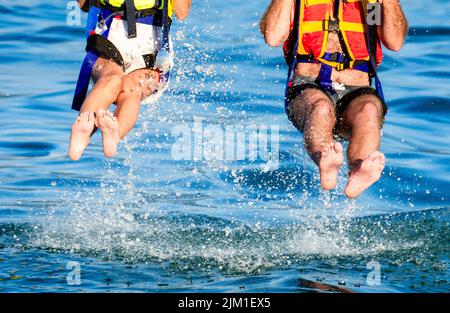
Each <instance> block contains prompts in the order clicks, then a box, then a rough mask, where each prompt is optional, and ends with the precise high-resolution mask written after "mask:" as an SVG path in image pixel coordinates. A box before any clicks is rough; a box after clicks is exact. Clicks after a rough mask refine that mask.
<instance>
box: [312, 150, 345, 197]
mask: <svg viewBox="0 0 450 313" xmlns="http://www.w3.org/2000/svg"><path fill="white" fill-rule="evenodd" d="M343 161H344V154H343V152H342V145H341V144H340V143H339V142H332V143H330V144H327V145H326V146H325V147H323V149H322V151H320V156H319V161H318V164H319V171H320V184H321V185H322V188H323V189H326V190H331V189H333V188H334V187H336V184H337V176H338V172H339V167H340V166H341V165H342V162H343Z"/></svg>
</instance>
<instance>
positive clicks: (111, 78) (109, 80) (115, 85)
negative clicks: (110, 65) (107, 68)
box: [99, 74, 123, 90]
mask: <svg viewBox="0 0 450 313" xmlns="http://www.w3.org/2000/svg"><path fill="white" fill-rule="evenodd" d="M122 80H123V76H122V75H119V74H107V75H104V76H102V77H101V78H100V79H99V82H101V83H102V84H105V85H106V86H108V87H109V88H111V89H114V90H118V89H120V87H121V86H122Z"/></svg>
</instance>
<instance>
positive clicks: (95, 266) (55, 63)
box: [0, 0, 450, 292]
mask: <svg viewBox="0 0 450 313" xmlns="http://www.w3.org/2000/svg"><path fill="white" fill-rule="evenodd" d="M265 5H266V3H263V2H261V1H247V2H245V1H244V2H242V1H237V0H233V1H226V2H223V1H208V2H205V1H201V2H199V3H198V4H197V3H196V4H194V7H193V10H192V15H191V16H190V18H189V20H188V21H187V22H186V23H182V24H180V23H175V24H174V27H173V37H174V41H175V44H176V47H177V67H176V70H175V75H174V77H173V78H174V79H173V80H172V85H171V89H170V90H169V91H168V92H167V93H166V95H165V96H164V97H163V98H161V100H160V101H159V102H158V103H157V104H156V105H153V106H144V107H143V108H142V110H141V116H140V119H139V122H138V125H137V126H136V128H135V130H134V131H133V132H132V133H131V135H130V136H129V137H128V138H127V141H126V142H124V143H123V144H121V146H120V153H119V156H118V157H117V158H116V159H113V160H109V161H108V160H105V159H104V158H103V156H102V151H101V141H100V138H99V135H97V136H95V137H94V139H93V145H92V146H90V147H89V148H88V150H87V151H86V153H85V155H84V157H83V158H82V160H81V161H80V162H76V163H73V162H70V161H69V159H68V157H67V155H66V151H67V148H68V139H69V131H70V126H71V123H72V122H73V120H74V118H75V116H76V115H75V113H74V112H73V111H71V110H70V101H71V96H72V92H73V88H74V85H75V82H76V78H77V75H78V70H79V66H80V61H81V60H82V58H83V48H84V43H83V35H84V29H83V27H82V26H68V25H67V24H66V14H67V10H66V3H65V2H62V1H56V0H51V1H45V3H37V4H34V3H31V2H29V1H9V0H7V1H6V2H5V1H2V2H1V4H0V11H1V12H2V13H3V15H2V16H3V18H2V19H1V20H0V26H1V27H0V69H1V74H2V75H1V76H0V119H1V123H0V125H1V126H0V291H41V292H42V291H69V292H75V291H157V292H165V291H197V290H200V291H214V292H222V291H246V292H247V291H254V292H261V291H287V292H298V291H310V290H311V289H308V288H307V287H305V286H303V285H302V284H301V283H300V281H299V279H307V280H311V281H315V282H322V283H326V284H331V285H335V286H340V287H343V288H348V289H351V290H353V291H356V292H380V291H382V292H385V291H388V292H417V291H441V292H448V291H449V273H448V261H449V239H450V230H449V221H450V218H449V212H450V211H449V204H450V198H449V189H450V175H449V174H450V171H449V170H450V166H449V162H450V148H449V146H450V127H449V121H450V117H449V113H450V98H449V96H450V94H449V88H448V86H449V83H450V70H449V68H448V67H449V66H450V62H449V60H450V52H449V51H450V43H449V41H448V38H449V35H450V23H449V21H448V17H447V16H446V13H447V12H450V3H449V2H445V1H444V2H442V1H439V2H438V1H437V0H433V1H432V3H430V2H429V1H428V2H427V1H425V2H424V1H419V0H414V1H407V2H405V3H404V9H405V11H406V13H407V16H408V17H409V21H410V25H411V30H410V35H409V37H408V40H407V44H406V46H405V47H404V49H403V50H402V51H401V52H400V53H397V54H394V53H390V52H387V55H386V57H385V61H384V64H383V67H382V70H381V77H382V79H383V81H384V85H385V93H386V96H387V98H388V99H389V108H390V110H389V113H388V115H387V118H386V124H385V127H384V135H383V143H382V150H383V151H384V152H385V153H386V155H387V158H388V162H387V167H386V169H385V172H384V175H383V178H382V179H381V180H380V182H378V183H377V184H376V185H374V186H373V187H372V188H371V189H370V190H369V191H367V192H366V193H365V194H364V195H363V196H362V197H361V198H360V199H358V200H357V201H355V202H353V201H349V200H346V199H345V198H344V197H343V196H342V190H343V187H344V185H345V171H346V169H343V170H342V173H341V176H340V182H339V187H338V189H337V191H335V192H333V193H331V194H324V193H322V192H321V191H320V190H319V188H318V178H317V172H316V169H315V167H314V166H313V164H312V163H311V161H309V159H308V158H307V156H306V155H305V153H304V152H303V149H302V137H301V135H300V134H299V133H298V132H297V131H296V130H295V128H294V127H293V126H292V125H291V124H290V123H289V122H288V121H287V118H286V116H285V113H284V107H283V89H284V81H285V74H286V66H285V64H284V61H283V59H282V53H281V51H280V49H270V48H268V47H267V46H265V44H264V43H263V40H262V39H261V36H260V35H259V32H258V20H259V18H260V16H261V15H262V13H263V11H264V9H265ZM17 12H26V14H25V15H23V14H16V13H17ZM199 118H201V119H203V120H202V121H203V124H204V125H205V126H207V125H219V126H220V127H221V128H223V129H225V127H226V126H227V125H229V126H236V127H245V126H248V125H267V126H268V127H270V126H271V125H272V126H273V125H277V126H278V127H279V133H280V153H279V156H280V163H279V166H278V168H276V167H273V166H272V167H271V166H269V167H267V166H264V165H263V164H262V163H263V162H262V161H261V160H256V161H254V162H252V161H239V162H237V161H235V162H233V161H229V162H223V161H214V162H212V161H202V160H200V161H176V160H174V158H173V157H172V153H171V149H172V146H173V143H174V142H175V140H176V138H174V137H173V136H172V134H171V132H172V130H173V129H174V127H177V126H179V125H180V124H186V125H187V126H189V127H193V125H194V119H197V120H198V119H199ZM272 165H273V164H272ZM71 261H75V262H78V263H79V264H80V267H81V285H78V286H71V285H69V284H68V283H67V280H66V278H67V275H68V274H69V272H70V270H71V268H70V267H69V268H68V267H67V265H68V262H71ZM373 261H375V262H378V263H373ZM369 262H372V263H369ZM368 263H369V266H368ZM72 264H73V263H72ZM373 264H379V266H380V270H381V271H380V281H379V284H377V282H378V281H377V280H376V279H375V280H373V279H371V278H373V277H372V276H371V272H372V271H373ZM69 265H70V264H69ZM375 267H376V266H375ZM368 276H369V280H367V277H368ZM375 278H376V277H375Z"/></svg>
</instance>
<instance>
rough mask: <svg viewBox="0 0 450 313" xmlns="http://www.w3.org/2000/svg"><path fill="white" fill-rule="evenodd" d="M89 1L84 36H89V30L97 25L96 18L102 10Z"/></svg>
mask: <svg viewBox="0 0 450 313" xmlns="http://www.w3.org/2000/svg"><path fill="white" fill-rule="evenodd" d="M92 2H93V1H91V2H90V3H91V4H90V5H89V12H88V17H87V25H86V38H89V36H90V35H91V31H93V30H94V29H95V27H96V26H97V22H98V18H99V16H100V13H101V12H102V9H101V8H100V7H98V6H95V5H92Z"/></svg>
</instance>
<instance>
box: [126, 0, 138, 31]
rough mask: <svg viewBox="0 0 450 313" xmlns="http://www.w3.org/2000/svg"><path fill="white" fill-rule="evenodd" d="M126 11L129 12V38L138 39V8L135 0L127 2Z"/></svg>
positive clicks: (127, 0)
mask: <svg viewBox="0 0 450 313" xmlns="http://www.w3.org/2000/svg"><path fill="white" fill-rule="evenodd" d="M125 9H126V12H127V26H128V38H136V36H137V28H136V7H135V6H134V0H126V1H125Z"/></svg>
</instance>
